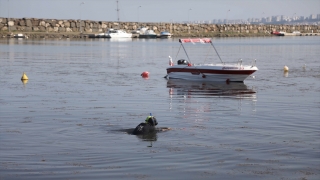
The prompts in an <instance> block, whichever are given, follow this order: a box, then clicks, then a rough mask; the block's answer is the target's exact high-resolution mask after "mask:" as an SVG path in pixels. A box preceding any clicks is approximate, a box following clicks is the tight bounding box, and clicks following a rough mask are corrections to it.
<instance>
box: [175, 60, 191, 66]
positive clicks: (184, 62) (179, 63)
mask: <svg viewBox="0 0 320 180" xmlns="http://www.w3.org/2000/svg"><path fill="white" fill-rule="evenodd" d="M177 63H178V65H188V64H189V62H188V61H187V60H184V59H179V60H178V62H177Z"/></svg>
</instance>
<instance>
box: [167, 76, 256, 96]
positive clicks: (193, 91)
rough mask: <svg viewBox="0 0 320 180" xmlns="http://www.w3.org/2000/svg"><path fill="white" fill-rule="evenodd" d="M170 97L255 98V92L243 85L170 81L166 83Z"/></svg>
mask: <svg viewBox="0 0 320 180" xmlns="http://www.w3.org/2000/svg"><path fill="white" fill-rule="evenodd" d="M167 88H169V94H170V95H183V96H186V97H187V98H192V97H197V98H199V97H233V98H256V94H255V93H256V92H255V91H254V90H253V89H249V88H248V87H247V86H246V85H245V84H244V83H233V82H232V83H225V82H205V81H186V80H178V79H170V80H168V82H167Z"/></svg>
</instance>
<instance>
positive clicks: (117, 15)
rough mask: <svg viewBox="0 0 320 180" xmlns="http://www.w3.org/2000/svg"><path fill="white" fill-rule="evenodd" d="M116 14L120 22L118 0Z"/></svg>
mask: <svg viewBox="0 0 320 180" xmlns="http://www.w3.org/2000/svg"><path fill="white" fill-rule="evenodd" d="M117 16H118V22H120V19H119V6H118V1H117Z"/></svg>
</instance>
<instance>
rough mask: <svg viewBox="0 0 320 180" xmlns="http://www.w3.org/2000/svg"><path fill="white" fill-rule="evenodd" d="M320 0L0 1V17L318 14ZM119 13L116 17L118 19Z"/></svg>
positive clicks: (172, 18) (169, 18) (166, 18)
mask: <svg viewBox="0 0 320 180" xmlns="http://www.w3.org/2000/svg"><path fill="white" fill-rule="evenodd" d="M319 7H320V0H281V1H279V0H118V10H119V11H117V1H116V0H0V17H11V18H45V19H83V20H94V21H117V20H118V18H119V19H120V21H127V22H138V21H139V22H183V21H199V20H203V21H208V20H213V19H243V20H247V19H249V18H262V17H271V16H280V15H285V16H289V17H292V16H294V15H297V16H304V17H306V16H309V15H310V14H320V8H319ZM118 14H119V16H118Z"/></svg>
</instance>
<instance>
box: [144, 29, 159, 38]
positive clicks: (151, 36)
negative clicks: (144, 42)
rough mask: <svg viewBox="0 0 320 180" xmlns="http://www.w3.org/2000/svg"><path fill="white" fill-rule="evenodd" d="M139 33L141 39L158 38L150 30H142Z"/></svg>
mask: <svg viewBox="0 0 320 180" xmlns="http://www.w3.org/2000/svg"><path fill="white" fill-rule="evenodd" d="M139 31H140V35H139V38H157V36H158V35H157V34H156V33H155V32H154V31H153V30H151V29H148V28H140V29H139Z"/></svg>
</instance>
